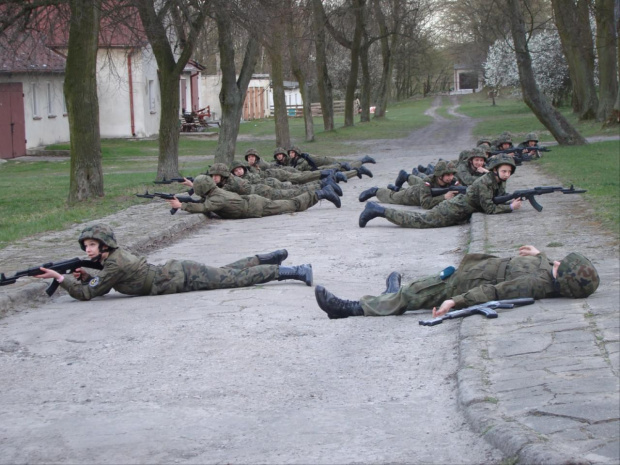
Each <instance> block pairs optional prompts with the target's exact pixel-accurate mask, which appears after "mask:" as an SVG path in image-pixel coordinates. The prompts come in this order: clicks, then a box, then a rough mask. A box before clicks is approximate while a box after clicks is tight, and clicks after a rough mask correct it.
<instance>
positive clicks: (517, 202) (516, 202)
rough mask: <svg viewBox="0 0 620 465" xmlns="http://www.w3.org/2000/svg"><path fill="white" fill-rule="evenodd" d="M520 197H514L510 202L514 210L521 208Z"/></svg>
mask: <svg viewBox="0 0 620 465" xmlns="http://www.w3.org/2000/svg"><path fill="white" fill-rule="evenodd" d="M521 203H522V201H521V199H514V200H513V201H512V202H510V208H511V209H512V210H513V211H514V210H518V209H519V208H521Z"/></svg>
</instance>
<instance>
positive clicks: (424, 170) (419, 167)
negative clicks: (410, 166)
mask: <svg viewBox="0 0 620 465" xmlns="http://www.w3.org/2000/svg"><path fill="white" fill-rule="evenodd" d="M418 171H419V172H420V173H424V174H426V166H422V165H418Z"/></svg>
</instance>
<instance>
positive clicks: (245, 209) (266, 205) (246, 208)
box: [181, 176, 319, 219]
mask: <svg viewBox="0 0 620 465" xmlns="http://www.w3.org/2000/svg"><path fill="white" fill-rule="evenodd" d="M194 191H195V192H196V195H199V196H200V197H202V198H204V202H203V203H182V204H181V209H182V210H185V211H187V212H189V213H203V214H206V213H209V212H214V213H217V215H219V216H220V217H221V218H224V219H239V218H261V217H263V216H271V215H279V214H282V213H293V212H299V211H304V210H307V209H308V208H310V207H312V206H313V205H316V204H317V202H318V201H319V199H318V196H317V194H316V191H315V192H306V193H304V194H301V195H298V196H297V197H294V198H292V199H289V200H269V199H266V198H265V197H261V196H259V195H255V194H251V195H239V194H235V193H234V192H228V191H226V190H224V189H220V188H218V187H217V186H216V185H215V183H214V182H213V179H211V178H210V177H208V176H198V177H197V178H196V179H195V180H194Z"/></svg>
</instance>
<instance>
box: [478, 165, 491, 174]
mask: <svg viewBox="0 0 620 465" xmlns="http://www.w3.org/2000/svg"><path fill="white" fill-rule="evenodd" d="M476 171H477V172H478V173H482V174H486V173H488V172H489V170H488V169H486V168H485V167H484V166H481V167H479V168H477V169H476Z"/></svg>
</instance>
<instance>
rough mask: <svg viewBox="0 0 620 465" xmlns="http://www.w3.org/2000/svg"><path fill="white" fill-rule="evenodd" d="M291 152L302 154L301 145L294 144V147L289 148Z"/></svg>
mask: <svg viewBox="0 0 620 465" xmlns="http://www.w3.org/2000/svg"><path fill="white" fill-rule="evenodd" d="M288 151H289V152H291V151H293V152H295V153H296V154H297V156H299V155H301V149H300V148H299V147H297V146H296V145H293V146H292V147H289V149H288Z"/></svg>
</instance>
